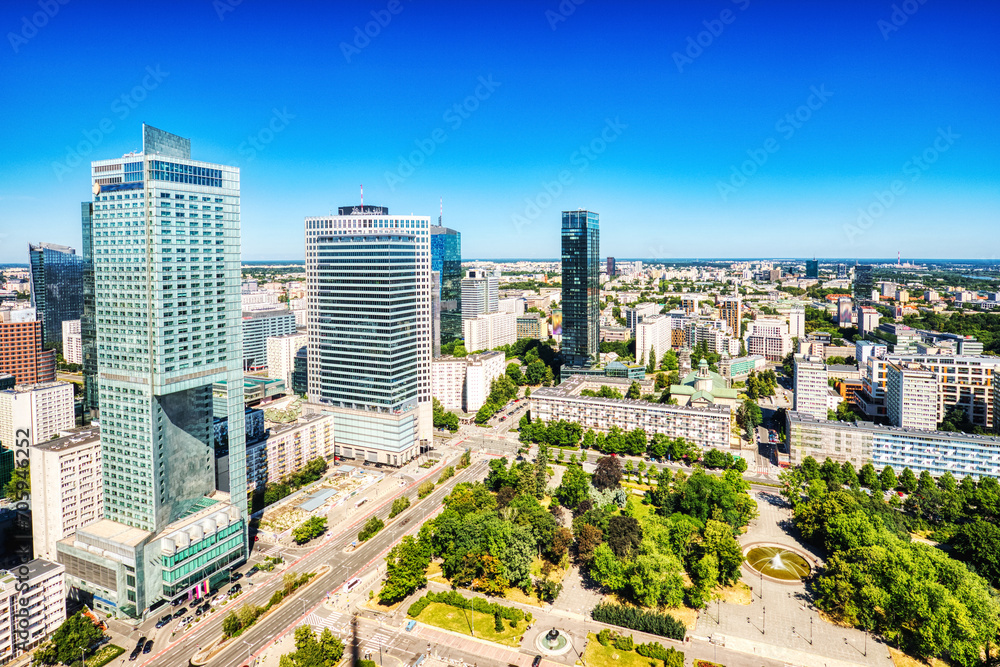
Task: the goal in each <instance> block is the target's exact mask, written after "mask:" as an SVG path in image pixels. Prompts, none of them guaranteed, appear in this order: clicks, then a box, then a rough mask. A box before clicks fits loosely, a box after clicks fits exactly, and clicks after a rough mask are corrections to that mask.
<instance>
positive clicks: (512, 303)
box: [497, 296, 528, 315]
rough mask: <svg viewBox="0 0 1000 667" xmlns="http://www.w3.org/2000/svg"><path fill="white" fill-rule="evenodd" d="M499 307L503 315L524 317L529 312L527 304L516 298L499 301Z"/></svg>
mask: <svg viewBox="0 0 1000 667" xmlns="http://www.w3.org/2000/svg"><path fill="white" fill-rule="evenodd" d="M497 307H498V308H499V310H500V312H501V313H514V314H515V315H524V313H525V312H527V310H528V304H527V302H526V301H525V300H524V299H521V298H518V297H514V296H512V297H508V298H506V299H500V300H499V301H497Z"/></svg>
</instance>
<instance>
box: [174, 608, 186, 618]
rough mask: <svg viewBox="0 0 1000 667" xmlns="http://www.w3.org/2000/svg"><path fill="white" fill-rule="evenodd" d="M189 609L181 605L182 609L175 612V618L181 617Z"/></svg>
mask: <svg viewBox="0 0 1000 667" xmlns="http://www.w3.org/2000/svg"><path fill="white" fill-rule="evenodd" d="M187 610H188V608H187V607H181V608H180V609H178V610H177V611H175V612H174V618H180V617H181V616H183V615H184V614H186V613H187Z"/></svg>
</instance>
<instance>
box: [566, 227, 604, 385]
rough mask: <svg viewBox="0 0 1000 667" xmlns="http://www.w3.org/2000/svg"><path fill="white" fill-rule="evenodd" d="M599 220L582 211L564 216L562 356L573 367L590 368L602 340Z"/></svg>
mask: <svg viewBox="0 0 1000 667" xmlns="http://www.w3.org/2000/svg"><path fill="white" fill-rule="evenodd" d="M599 251H600V219H599V217H598V215H597V214H596V213H594V212H592V211H585V210H583V209H580V210H577V211H563V214H562V306H563V330H562V352H563V356H564V358H565V359H566V362H567V363H568V364H569V365H571V366H583V365H590V363H591V359H595V360H596V358H597V354H598V351H599V350H600V347H599V343H598V341H599V339H600V331H599V329H598V324H599V315H600V312H599V308H598V297H599V293H600V289H601V285H600V274H601V272H600V264H599V259H598V252H599Z"/></svg>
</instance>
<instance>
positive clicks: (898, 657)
mask: <svg viewBox="0 0 1000 667" xmlns="http://www.w3.org/2000/svg"><path fill="white" fill-rule="evenodd" d="M889 656H890V657H892V664H893V665H895V667H928V666H930V667H946V665H947V664H948V663H946V662H945V661H944V660H941V659H939V658H931V659H930V660H928V661H927V662H924V661H923V660H918V659H917V658H914V657H913V656H912V655H907V654H906V653H903V652H902V651H900V650H899V649H896V648H892V647H889Z"/></svg>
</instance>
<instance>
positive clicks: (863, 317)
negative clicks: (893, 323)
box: [858, 306, 882, 336]
mask: <svg viewBox="0 0 1000 667" xmlns="http://www.w3.org/2000/svg"><path fill="white" fill-rule="evenodd" d="M881 318H882V315H881V314H880V313H879V312H878V311H877V310H875V309H874V308H872V307H871V306H861V307H860V308H858V332H859V333H860V334H861V335H862V336H867V335H868V334H870V333H871V332H873V331H875V330H876V329H878V324H879V320H880V319H881Z"/></svg>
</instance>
